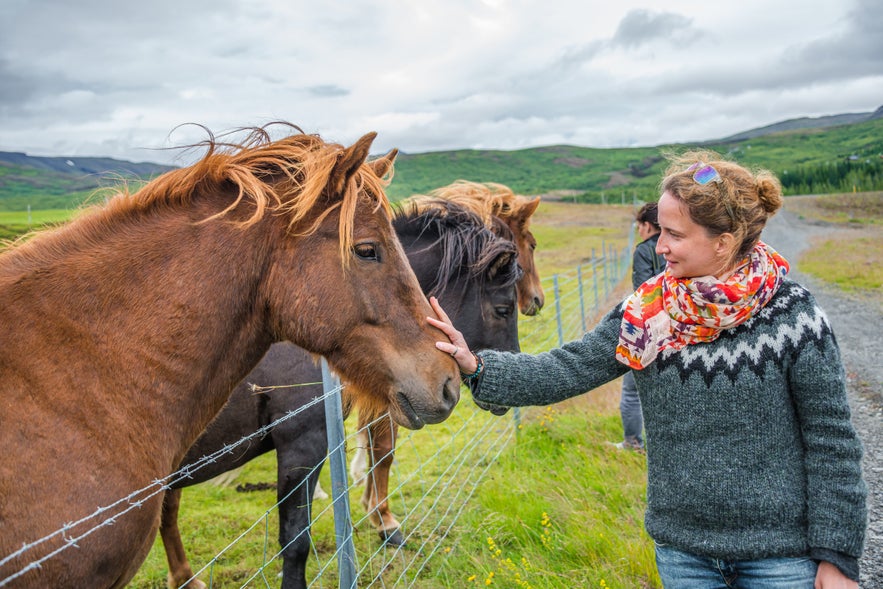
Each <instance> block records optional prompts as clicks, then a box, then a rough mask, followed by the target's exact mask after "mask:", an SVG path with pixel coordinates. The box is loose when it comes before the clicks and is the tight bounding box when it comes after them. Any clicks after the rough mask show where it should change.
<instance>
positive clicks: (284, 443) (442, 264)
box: [160, 203, 520, 589]
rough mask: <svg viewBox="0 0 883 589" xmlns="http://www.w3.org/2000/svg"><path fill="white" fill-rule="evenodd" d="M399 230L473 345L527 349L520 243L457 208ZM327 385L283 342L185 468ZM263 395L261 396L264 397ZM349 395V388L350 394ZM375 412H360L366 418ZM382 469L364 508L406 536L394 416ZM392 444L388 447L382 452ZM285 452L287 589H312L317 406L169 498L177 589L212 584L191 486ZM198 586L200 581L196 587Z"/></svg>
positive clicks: (427, 285) (282, 489)
mask: <svg viewBox="0 0 883 589" xmlns="http://www.w3.org/2000/svg"><path fill="white" fill-rule="evenodd" d="M393 226H394V227H395V230H396V233H397V235H398V237H399V239H400V241H401V242H402V245H403V247H404V249H405V253H406V254H407V256H408V260H409V261H410V263H411V265H412V267H413V269H414V271H415V273H416V275H417V278H418V280H419V281H420V284H421V286H422V287H423V289H424V291H425V292H426V293H427V294H431V295H434V296H438V297H439V300H440V301H441V303H442V304H443V305H444V306H445V309H446V311H447V312H448V314H449V315H450V317H451V318H452V319H453V320H454V322H455V323H456V324H457V325H459V326H460V328H461V329H462V331H463V334H464V335H465V337H466V338H467V341H468V342H469V344H470V346H474V347H478V348H497V349H506V350H518V322H517V310H516V303H517V298H516V292H515V283H516V281H517V279H518V278H519V276H520V270H519V268H518V265H517V259H516V258H517V254H516V248H515V245H514V243H512V241H510V240H504V239H500V238H498V237H496V236H495V235H494V234H493V233H492V232H491V231H489V230H488V229H486V228H485V227H484V225H483V223H482V222H481V220H480V219H479V218H478V217H477V216H475V215H474V214H472V213H470V212H468V211H466V210H464V209H462V208H461V207H459V206H458V205H455V204H452V203H439V204H438V206H436V207H433V208H426V207H424V208H417V207H415V206H413V205H406V206H404V207H403V208H402V209H401V210H400V211H399V212H397V213H396V215H395V217H394V219H393ZM320 381H321V372H320V370H319V368H318V367H317V366H316V365H315V363H314V362H313V360H312V359H311V357H310V356H309V355H308V354H306V353H305V352H304V351H303V350H300V349H299V348H297V347H295V346H293V345H291V344H288V343H279V344H274V345H273V346H272V347H271V348H270V351H269V352H267V355H266V356H264V358H263V360H262V361H261V362H260V364H258V366H257V368H255V370H254V371H253V372H252V373H251V374H249V375H248V376H247V377H246V379H245V381H243V382H242V383H240V385H239V386H237V388H236V390H235V391H234V392H233V394H232V395H231V397H230V402H229V403H228V404H227V405H226V406H225V407H224V409H223V410H222V411H221V412H220V414H218V417H217V418H216V419H215V420H214V421H213V422H212V423H211V424H210V425H209V427H208V428H207V429H206V431H205V433H204V434H203V435H202V436H201V437H200V438H199V440H197V442H196V444H194V446H193V447H192V448H191V449H190V450H189V451H188V453H187V456H186V457H185V458H184V461H183V464H192V463H195V462H197V461H198V460H199V459H200V458H201V457H202V456H210V455H215V453H216V452H218V451H219V450H220V449H223V448H225V447H226V446H228V445H229V444H232V443H233V442H235V441H237V440H239V439H241V438H243V437H245V436H248V435H249V434H251V433H252V432H255V431H257V430H258V429H259V428H260V427H262V426H264V425H265V424H268V423H273V422H275V421H276V420H277V419H279V418H280V417H281V416H284V415H285V414H286V413H287V412H289V411H291V410H293V409H295V408H297V407H302V406H304V405H305V404H307V403H308V402H309V401H310V400H312V399H315V398H316V397H321V395H322V390H321V386H319V385H315V384H314V385H308V386H290V385H293V384H294V383H316V382H320ZM256 391H257V394H256ZM344 393H345V394H346V395H348V394H349V387H347V388H345V389H344ZM369 413H370V412H368V411H364V410H360V417H363V418H364V419H367V418H366V417H365V416H366V415H368V414H369ZM370 427H371V429H372V434H373V435H372V439H373V440H374V441H375V448H374V450H375V455H376V456H378V457H379V460H378V462H379V466H378V468H380V469H384V468H385V470H384V473H383V474H385V475H387V476H378V477H377V479H378V481H377V484H376V486H375V485H374V484H369V485H367V486H366V494H365V499H364V500H363V503H364V504H365V507H366V509H368V512H369V517H370V518H371V519H372V521H373V522H374V523H375V525H376V526H377V527H378V529H379V530H380V531H384V526H386V527H385V531H386V532H388V533H389V534H393V533H398V532H397V528H398V522H395V518H393V517H392V515H391V514H390V513H389V509H388V507H387V505H386V495H387V487H388V473H389V466H390V463H391V461H392V434H391V432H390V429H389V428H390V423H389V420H388V419H378V420H376V421H372V422H371V426H370ZM378 445H384V446H385V447H384V448H380V447H378ZM274 448H275V450H276V460H277V469H278V473H277V495H278V498H279V521H280V528H279V542H280V545H281V546H282V547H283V548H282V556H283V583H282V586H283V587H285V588H286V589H290V588H303V587H306V578H305V566H306V560H307V557H308V556H309V550H310V537H309V526H310V509H309V505H310V503H311V500H312V497H313V491H314V487H315V485H316V480H317V477H318V470H319V469H320V468H321V465H322V463H323V461H324V459H325V456H326V452H327V439H326V433H325V421H324V408H323V406H322V405H315V406H312V407H309V408H307V409H305V410H304V411H302V412H299V413H297V414H296V415H294V416H293V417H290V418H288V419H287V420H285V421H283V422H282V423H280V424H279V425H277V426H275V427H274V428H273V429H272V430H271V432H270V435H268V436H266V437H264V438H261V439H260V440H259V441H257V442H255V443H253V444H250V445H249V446H248V447H247V448H245V449H243V450H237V451H236V452H234V453H229V454H224V455H222V456H220V457H218V458H217V459H216V460H214V461H212V462H211V463H210V464H207V465H205V466H204V467H202V468H201V469H200V470H198V471H196V472H194V473H193V474H192V477H191V478H185V479H182V480H180V481H178V482H174V483H172V487H173V489H172V490H170V491H167V493H166V498H165V503H164V508H163V519H162V527H161V529H160V531H161V534H162V539H163V544H164V546H165V549H166V557H167V560H168V563H169V585H170V586H172V587H180V586H182V585H184V584H187V583H188V581H189V584H187V586H188V587H191V588H195V587H204V584H203V583H202V582H201V581H199V580H198V579H193V576H194V574H193V571H192V569H191V567H190V564H189V563H188V562H187V558H186V554H185V552H184V546H183V542H182V541H181V536H180V531H179V529H178V523H177V520H178V509H179V505H180V495H181V488H182V487H185V486H190V485H194V484H196V483H200V482H203V481H206V480H208V479H210V478H213V477H215V476H217V475H219V474H221V473H224V472H227V471H230V470H232V469H235V468H238V467H240V466H242V465H243V464H245V463H246V462H248V461H249V460H251V459H253V458H255V457H257V456H260V455H262V454H264V453H266V452H268V451H270V450H273V449H274ZM384 518H385V519H384ZM191 579H192V580H191Z"/></svg>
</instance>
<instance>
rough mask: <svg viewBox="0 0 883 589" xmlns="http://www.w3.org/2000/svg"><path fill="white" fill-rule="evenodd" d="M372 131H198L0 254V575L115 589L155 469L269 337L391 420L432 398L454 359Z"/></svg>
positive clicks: (130, 555) (443, 390)
mask: <svg viewBox="0 0 883 589" xmlns="http://www.w3.org/2000/svg"><path fill="white" fill-rule="evenodd" d="M298 131H299V130H298ZM373 138H374V134H369V135H366V136H365V137H363V138H362V139H360V140H359V141H357V142H356V143H355V144H354V145H353V146H351V147H349V148H344V147H343V146H341V145H336V144H331V143H326V142H324V141H323V140H321V139H320V138H319V137H317V136H314V135H306V134H302V133H295V134H292V135H291V136H289V137H287V138H285V139H281V140H277V141H271V140H270V137H269V134H268V131H267V129H266V128H262V129H255V130H252V132H251V133H250V134H249V136H248V137H247V138H246V139H245V140H244V141H243V142H242V143H241V144H239V145H223V144H220V143H218V142H216V141H215V140H214V138H213V137H212V138H210V140H208V141H207V142H206V143H205V144H204V145H205V146H206V148H207V153H206V155H205V157H204V158H203V159H202V160H200V161H199V162H198V163H196V164H195V165H193V166H190V167H187V168H182V169H179V170H175V171H172V172H169V173H168V174H165V175H163V176H161V177H159V178H157V179H156V180H154V181H152V182H150V183H149V184H147V185H146V186H144V187H143V188H142V189H141V190H139V191H138V192H137V193H135V194H127V193H123V194H120V195H118V196H116V197H114V198H112V199H110V201H109V202H108V203H107V204H106V205H105V206H104V207H101V208H98V209H96V210H92V211H89V212H86V213H85V214H83V215H81V216H79V217H78V218H77V219H75V220H73V221H72V222H70V223H69V224H67V225H65V226H63V227H61V228H59V229H56V230H53V231H50V232H46V233H42V234H38V235H35V236H33V237H32V238H31V239H29V240H28V241H25V242H24V243H22V244H19V245H17V246H15V247H12V248H10V249H9V250H8V251H6V252H4V253H3V254H2V255H0V325H2V326H3V329H2V330H0V399H2V401H0V447H2V448H4V451H3V456H2V458H0V586H16V587H32V586H41V587H122V586H124V585H125V584H126V583H127V582H128V580H129V579H131V577H132V576H133V575H134V574H135V572H136V571H137V570H138V567H139V566H140V564H141V562H143V560H144V558H145V557H146V555H147V553H148V552H149V550H150V548H151V546H152V544H153V539H154V537H155V534H156V530H157V527H158V524H159V519H160V510H161V502H162V490H163V489H164V486H163V483H162V481H161V480H160V479H162V477H166V476H167V475H168V473H170V472H172V471H173V470H174V469H175V468H177V466H178V465H179V464H180V461H181V459H182V458H183V456H184V454H185V452H186V451H187V449H188V448H189V447H190V446H191V444H192V443H193V442H194V440H195V439H196V438H197V436H198V435H199V434H200V433H201V432H202V431H203V429H205V426H206V425H207V424H208V422H209V421H210V420H211V419H212V417H213V416H214V415H215V414H216V413H217V412H218V411H219V410H220V409H221V407H222V406H223V405H224V403H225V401H226V400H227V398H228V397H229V395H230V392H231V390H232V389H233V387H234V386H235V385H236V384H237V383H238V382H239V381H240V380H242V378H243V377H245V375H246V374H248V372H249V371H250V370H251V369H252V368H253V367H254V366H255V365H256V364H257V363H258V361H259V360H260V359H261V357H262V356H263V355H264V353H265V352H266V351H267V349H268V348H269V347H270V345H271V344H272V343H273V342H275V341H280V340H290V341H292V342H294V343H297V344H298V345H299V346H301V347H303V348H305V349H307V350H308V351H310V352H312V353H315V354H321V355H323V356H325V357H326V358H327V359H328V362H329V364H330V365H331V367H332V368H333V369H334V370H335V371H336V372H337V373H338V374H340V375H341V376H342V377H343V378H345V379H346V380H347V381H348V382H351V383H353V384H354V387H353V388H354V390H358V391H373V396H371V398H367V399H365V403H366V405H368V406H374V407H377V408H378V409H382V408H383V407H387V406H388V407H389V410H390V411H391V413H392V415H393V417H394V419H395V420H396V421H397V422H399V423H401V424H402V425H405V426H407V427H410V428H419V427H422V426H423V425H424V424H425V423H437V422H439V421H442V420H443V419H445V418H446V417H447V416H448V415H449V414H450V412H451V410H452V409H453V407H454V405H455V404H456V402H457V401H458V399H459V375H458V373H457V369H456V365H455V364H454V362H453V361H452V359H451V358H450V357H448V356H447V355H446V354H442V353H440V352H439V351H438V350H437V349H436V348H435V342H436V341H437V340H438V339H439V334H438V332H437V331H435V330H433V329H432V328H430V327H429V326H428V325H427V323H426V321H425V317H426V316H427V315H428V314H429V313H430V312H431V308H430V307H429V304H428V302H427V300H426V298H425V296H424V295H423V293H422V292H421V291H420V286H419V284H418V282H417V279H416V277H415V275H414V273H413V271H412V270H411V268H410V266H409V265H408V263H407V260H406V259H405V256H404V253H403V251H402V247H401V244H400V243H399V241H398V239H397V238H396V236H395V233H394V232H393V230H392V226H391V222H390V210H389V205H388V202H387V200H386V196H385V193H384V188H385V182H384V181H383V180H382V178H383V177H384V176H385V175H386V173H387V172H388V171H389V170H390V169H391V167H392V164H393V160H394V158H395V152H392V153H390V154H389V155H387V156H386V157H384V158H381V159H379V160H376V161H374V162H371V163H366V159H367V156H368V150H369V148H370V145H371V142H372V140H373Z"/></svg>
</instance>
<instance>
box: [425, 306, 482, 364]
mask: <svg viewBox="0 0 883 589" xmlns="http://www.w3.org/2000/svg"><path fill="white" fill-rule="evenodd" d="M429 304H430V305H431V306H432V309H433V311H435V314H436V315H438V319H436V318H435V317H427V318H426V320H427V321H429V324H430V325H432V326H433V327H437V328H438V329H440V330H441V331H442V332H443V333H444V334H445V335H446V336H448V339H449V340H450V341H441V342H435V347H436V348H438V349H439V350H441V351H442V352H444V353H446V354H450V356H451V357H452V358H453V359H454V360H456V362H457V364H458V365H459V366H460V372H461V373H463V374H472V373H473V372H475V371H476V370H478V363H477V362H476V360H475V356H474V355H473V354H472V352H470V351H469V346H468V345H466V339H465V338H464V337H463V334H462V333H460V332H459V331H457V328H456V327H454V324H453V323H451V319H450V318H449V317H448V315H447V313H445V310H444V309H442V308H441V305H440V304H439V303H438V299H436V298H435V297H429Z"/></svg>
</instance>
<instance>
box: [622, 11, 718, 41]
mask: <svg viewBox="0 0 883 589" xmlns="http://www.w3.org/2000/svg"><path fill="white" fill-rule="evenodd" d="M700 35H701V33H699V32H698V31H697V30H696V29H694V27H693V24H692V20H691V19H689V18H687V17H685V16H681V15H680V14H674V13H670V12H652V11H650V10H632V11H631V12H629V13H628V14H626V15H625V17H624V18H623V19H622V21H620V23H619V27H618V28H617V29H616V32H615V33H614V34H613V38H612V39H611V41H610V44H611V45H613V46H621V47H626V48H634V47H639V46H641V45H646V44H648V43H653V42H656V41H658V40H664V41H668V42H671V43H676V42H681V43H682V42H691V41H694V40H695V39H696V37H697V36H700Z"/></svg>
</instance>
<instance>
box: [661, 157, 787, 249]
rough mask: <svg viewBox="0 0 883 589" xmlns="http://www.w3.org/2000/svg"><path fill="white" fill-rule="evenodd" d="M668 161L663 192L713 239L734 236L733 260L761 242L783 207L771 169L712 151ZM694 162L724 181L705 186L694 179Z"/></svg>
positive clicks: (662, 184)
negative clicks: (751, 166) (750, 166)
mask: <svg viewBox="0 0 883 589" xmlns="http://www.w3.org/2000/svg"><path fill="white" fill-rule="evenodd" d="M667 159H668V160H669V162H670V164H669V166H668V169H666V171H665V176H664V177H663V179H662V182H661V183H660V191H661V192H666V191H668V192H669V193H670V194H671V195H672V196H674V197H675V198H677V199H678V200H680V201H681V202H683V203H684V204H685V205H686V206H687V210H688V211H689V214H690V218H691V219H692V220H693V222H694V223H697V224H698V225H702V226H703V227H705V229H706V230H707V231H708V233H709V234H710V235H713V236H717V235H721V234H723V233H731V234H732V235H733V236H734V237H735V238H736V244H737V246H736V248H735V249H734V252H733V259H734V260H736V259H739V258H741V257H744V256H745V255H747V254H748V253H749V252H750V251H751V249H752V248H753V247H754V246H755V245H756V244H757V242H758V241H759V240H760V234H761V232H762V231H763V228H764V227H765V226H766V222H767V220H768V219H769V218H770V217H772V216H773V215H774V214H775V213H776V211H778V210H779V209H780V208H781V207H782V185H781V184H780V183H779V179H778V178H776V176H775V175H774V174H773V173H772V172H770V171H769V170H764V169H756V170H749V169H747V168H745V167H743V166H741V165H739V164H737V163H735V162H731V161H727V160H724V159H723V158H722V157H721V156H720V154H718V153H716V152H714V151H711V150H695V151H687V152H684V153H682V154H678V155H675V154H669V155H668V156H667ZM696 163H700V164H704V165H710V166H712V167H713V168H714V169H715V170H717V173H718V174H719V175H720V177H721V181H720V182H709V183H708V184H704V185H703V184H699V183H698V182H696V181H695V180H693V170H689V169H688V168H690V166H692V165H694V164H696Z"/></svg>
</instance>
